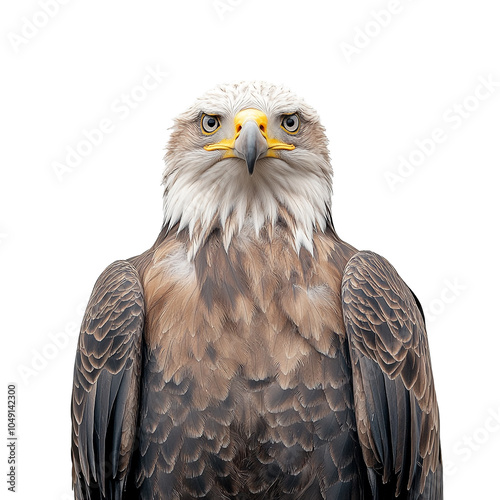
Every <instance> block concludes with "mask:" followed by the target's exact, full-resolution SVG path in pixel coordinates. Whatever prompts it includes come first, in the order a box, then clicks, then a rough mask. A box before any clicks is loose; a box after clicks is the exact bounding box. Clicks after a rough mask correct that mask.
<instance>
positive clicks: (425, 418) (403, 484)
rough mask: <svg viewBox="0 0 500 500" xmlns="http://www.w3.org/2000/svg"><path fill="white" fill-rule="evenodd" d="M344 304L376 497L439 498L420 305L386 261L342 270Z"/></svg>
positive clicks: (435, 422)
mask: <svg viewBox="0 0 500 500" xmlns="http://www.w3.org/2000/svg"><path fill="white" fill-rule="evenodd" d="M342 305H343V314H344V323H345V327H346V333H347V336H348V339H349V351H350V356H351V363H352V370H353V387H354V399H355V410H356V422H357V429H358V436H359V440H360V443H361V446H362V451H363V458H364V461H365V463H366V465H367V467H368V471H369V472H368V475H369V479H370V484H371V488H372V493H373V496H374V497H375V498H381V499H382V498H394V497H395V496H397V497H398V499H402V500H403V499H411V500H413V499H415V500H416V499H424V498H425V499H426V500H430V499H432V500H438V499H441V498H442V472H441V471H442V464H441V451H440V442H439V412H438V406H437V402H436V394H435V391H434V381H433V377H432V370H431V363H430V356H429V347H428V343H427V335H426V331H425V323H424V318H423V314H422V313H421V307H420V306H419V304H418V303H417V301H416V299H415V297H414V295H413V293H412V292H411V290H410V289H409V288H408V287H407V286H406V284H405V283H404V281H403V280H402V279H401V278H400V276H399V275H398V274H397V272H396V270H395V269H394V268H393V267H392V266H391V265H390V264H389V262H387V261H386V260H385V259H384V258H383V257H380V256H379V255H377V254H375V253H373V252H365V251H363V252H358V253H357V254H356V255H354V256H353V257H352V258H351V259H350V260H349V262H348V263H347V265H346V268H345V270H344V276H343V280H342Z"/></svg>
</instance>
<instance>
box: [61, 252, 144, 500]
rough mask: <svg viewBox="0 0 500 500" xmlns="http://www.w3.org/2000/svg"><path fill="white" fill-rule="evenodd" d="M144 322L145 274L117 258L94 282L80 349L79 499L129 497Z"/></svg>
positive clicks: (75, 453) (75, 401)
mask: <svg viewBox="0 0 500 500" xmlns="http://www.w3.org/2000/svg"><path fill="white" fill-rule="evenodd" d="M143 327H144V296H143V290H142V285H141V282H140V279H139V276H138V274H137V271H136V269H135V268H134V267H133V266H132V265H131V264H130V263H128V262H126V261H117V262H115V263H113V264H111V265H110V266H109V267H108V268H107V269H106V270H105V271H104V272H103V273H102V274H101V276H100V277H99V279H98V280H97V282H96V284H95V286H94V290H93V291H92V295H91V297H90V301H89V304H88V306H87V309H86V311H85V316H84V319H83V323H82V327H81V332H80V337H79V341H78V349H77V353H76V361H75V370H74V379H73V398H72V405H71V416H72V423H73V441H72V460H73V488H74V489H75V498H76V499H78V500H80V499H87V500H89V499H101V498H104V497H105V498H106V499H121V498H122V494H123V489H124V486H125V479H126V475H127V471H128V468H129V465H130V459H131V455H132V452H133V447H134V441H135V435H136V427H137V422H136V421H137V411H138V410H137V409H138V397H139V379H140V371H141V350H142V335H143Z"/></svg>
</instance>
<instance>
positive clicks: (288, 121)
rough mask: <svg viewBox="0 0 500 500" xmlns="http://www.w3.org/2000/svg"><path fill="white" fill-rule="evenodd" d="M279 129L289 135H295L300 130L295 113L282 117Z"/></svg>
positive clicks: (297, 116) (298, 119)
mask: <svg viewBox="0 0 500 500" xmlns="http://www.w3.org/2000/svg"><path fill="white" fill-rule="evenodd" d="M281 128H282V129H283V130H284V131H285V132H286V133H287V134H291V135H295V134H296V133H297V132H298V131H299V129H300V118H299V115H298V114H297V113H291V114H289V115H283V118H282V120H281Z"/></svg>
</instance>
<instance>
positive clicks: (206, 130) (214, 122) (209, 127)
mask: <svg viewBox="0 0 500 500" xmlns="http://www.w3.org/2000/svg"><path fill="white" fill-rule="evenodd" d="M200 128H201V131H202V132H203V134H205V135H212V134H215V132H217V130H219V128H220V119H219V117H218V116H217V115H207V114H205V113H203V115H202V116H201V121H200Z"/></svg>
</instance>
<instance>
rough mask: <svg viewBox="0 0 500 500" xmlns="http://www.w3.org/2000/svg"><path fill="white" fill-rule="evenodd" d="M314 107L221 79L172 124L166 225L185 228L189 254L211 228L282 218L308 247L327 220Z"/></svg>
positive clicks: (323, 147)
mask: <svg viewBox="0 0 500 500" xmlns="http://www.w3.org/2000/svg"><path fill="white" fill-rule="evenodd" d="M327 144H328V140H327V138H326V135H325V130H324V127H323V126H322V125H321V123H320V121H319V117H318V114H317V113H316V111H315V110H314V109H313V108H312V107H311V106H309V105H308V104H306V103H305V102H304V101H303V100H302V99H301V98H299V97H297V96H296V95H295V94H293V93H292V92H291V91H290V90H288V89H287V88H285V87H283V86H280V85H272V84H269V83H266V82H241V83H236V84H227V85H220V86H218V87H216V88H215V89H213V90H210V91H209V92H207V93H206V94H204V95H203V96H202V97H200V98H199V99H198V100H197V101H196V102H195V103H194V105H193V106H191V107H190V108H189V109H188V110H187V111H186V112H184V113H183V114H181V115H180V116H179V117H178V118H177V119H176V120H175V123H174V126H173V131H172V133H171V136H170V140H169V142H168V145H167V152H166V155H165V163H166V168H165V173H164V178H163V184H164V186H165V194H164V211H165V225H166V226H168V228H169V229H171V228H173V227H174V226H177V231H179V232H180V231H183V230H186V229H187V230H188V233H189V238H190V241H191V242H192V243H193V245H192V246H193V248H192V249H191V250H192V252H191V253H192V254H195V253H196V251H197V249H198V248H199V247H200V245H202V244H203V242H204V241H205V239H206V237H207V236H208V235H209V234H210V233H211V232H212V230H213V229H215V228H219V229H221V231H222V235H223V241H224V245H225V246H226V248H227V247H228V246H229V244H230V242H231V239H232V238H233V236H234V235H235V234H240V233H242V232H244V231H246V232H248V231H255V235H256V236H257V237H258V235H259V234H260V231H261V230H262V229H263V228H264V227H267V228H268V229H270V230H271V231H272V230H273V228H274V227H275V225H276V222H277V221H278V220H280V221H286V224H287V225H288V226H289V229H290V231H291V234H292V236H293V238H294V241H295V247H296V249H297V251H300V248H301V247H302V246H303V247H305V248H306V249H307V250H309V251H311V253H312V236H313V232H314V230H321V231H323V230H324V229H325V227H326V225H327V222H328V221H329V213H330V204H331V195H332V168H331V165H330V161H329V154H328V149H327Z"/></svg>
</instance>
